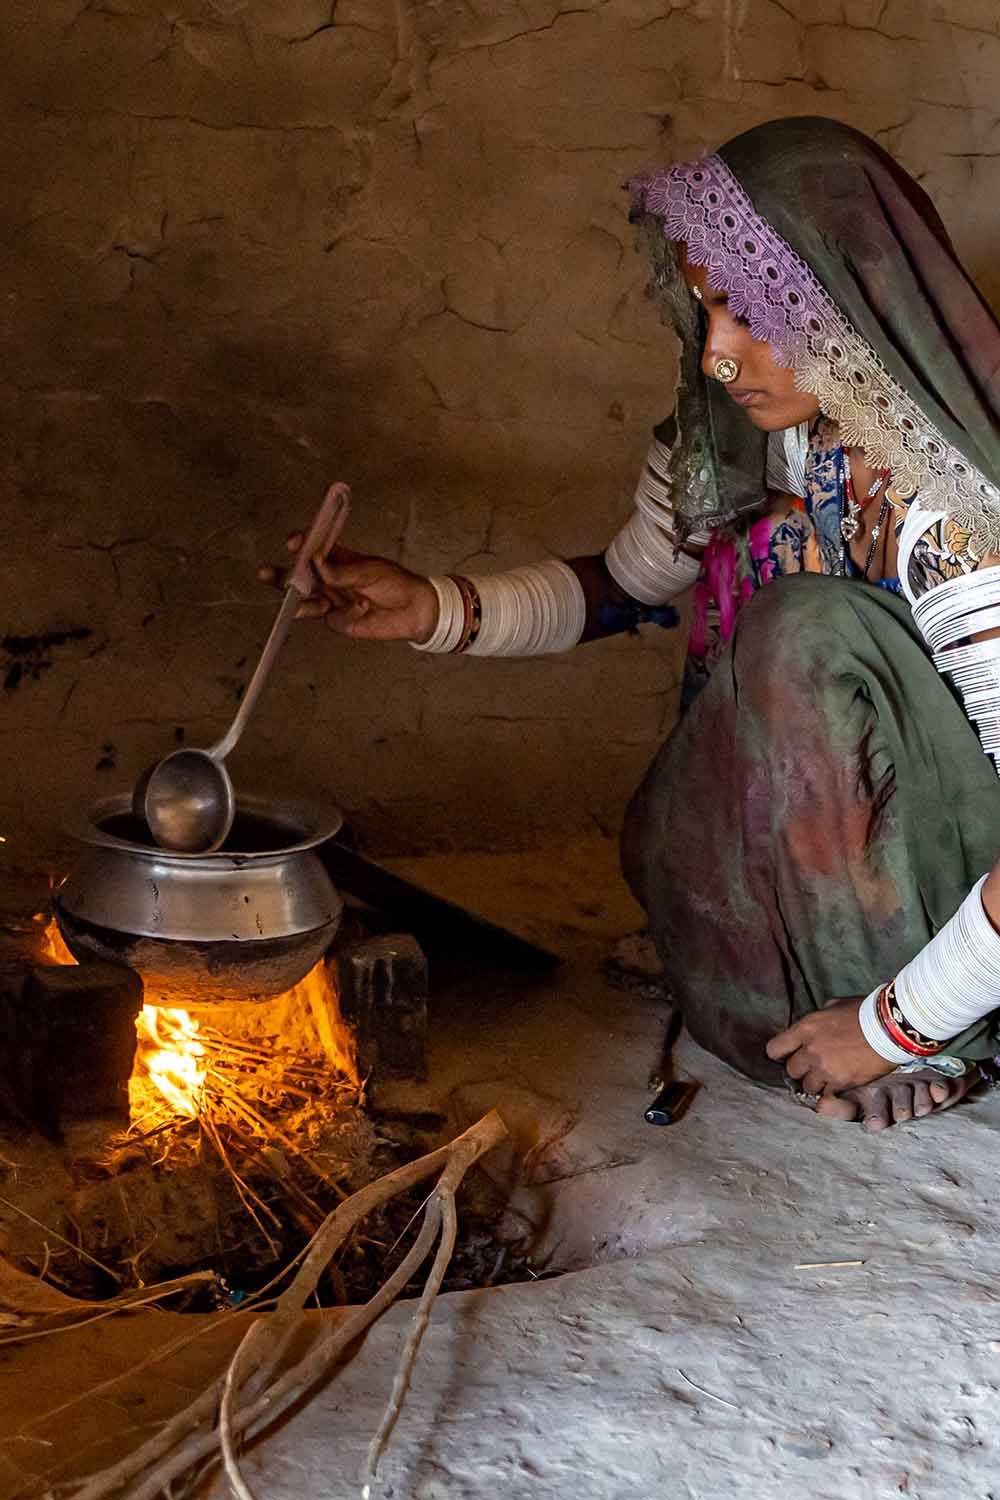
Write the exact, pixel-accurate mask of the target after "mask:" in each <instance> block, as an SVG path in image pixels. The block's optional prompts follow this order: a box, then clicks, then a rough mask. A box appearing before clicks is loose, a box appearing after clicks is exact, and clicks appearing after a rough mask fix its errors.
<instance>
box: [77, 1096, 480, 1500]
mask: <svg viewBox="0 0 1000 1500" xmlns="http://www.w3.org/2000/svg"><path fill="white" fill-rule="evenodd" d="M506 1135H507V1127H506V1125H505V1124H504V1122H503V1120H502V1119H501V1118H500V1116H499V1115H498V1114H497V1112H496V1110H491V1111H490V1113H489V1114H487V1115H484V1116H483V1118H482V1119H481V1120H478V1121H477V1122H476V1124H475V1125H473V1126H471V1128H470V1129H469V1130H467V1131H466V1132H465V1133H464V1135H460V1136H459V1137H458V1138H457V1139H456V1140H454V1141H452V1142H451V1143H450V1144H449V1145H447V1146H442V1147H440V1148H439V1149H438V1150H437V1151H432V1152H430V1153H429V1154H428V1155H426V1156H421V1157H419V1158H418V1159H417V1160H416V1161H413V1162H408V1163H407V1164H406V1165H405V1166H402V1167H397V1168H396V1170H395V1171H393V1172H389V1173H387V1174H386V1176H384V1177H380V1178H378V1179H377V1180H376V1181H375V1182H372V1183H369V1184H368V1186H367V1187H365V1188H362V1189H361V1190H360V1192H357V1193H354V1194H353V1195H352V1196H351V1197H350V1198H348V1199H347V1200H346V1201H345V1202H344V1203H341V1204H340V1205H339V1206H338V1207H337V1208H336V1209H334V1211H333V1213H331V1214H330V1215H329V1216H328V1217H327V1219H326V1220H325V1221H324V1223H323V1224H322V1225H321V1226H320V1228H319V1229H318V1230H317V1232H316V1234H315V1236H314V1238H313V1240H312V1243H311V1245H310V1246H309V1249H308V1251H307V1252H306V1254H305V1256H304V1258H303V1260H302V1264H301V1265H300V1267H299V1269H298V1271H297V1272H296V1274H295V1276H294V1278H293V1280H292V1281H291V1283H290V1284H289V1286H288V1287H287V1288H286V1290H285V1291H284V1292H283V1293H282V1295H281V1296H280V1297H279V1299H278V1302H277V1306H276V1308H275V1311H274V1312H273V1313H272V1314H270V1315H269V1316H268V1317H267V1318H261V1319H258V1320H257V1321H256V1322H255V1323H253V1324H252V1325H251V1327H250V1328H249V1330H248V1331H247V1333H246V1335H245V1336H244V1338H243V1340H242V1342H241V1343H240V1345H239V1347H238V1348H237V1350H236V1353H235V1354H234V1356H233V1358H232V1360H231V1361H230V1364H229V1367H228V1369H227V1371H226V1373H225V1374H224V1375H223V1376H222V1377H221V1378H220V1379H219V1380H217V1381H216V1382H215V1383H214V1384H213V1385H212V1386H211V1387H210V1388H209V1389H208V1390H207V1391H205V1392H204V1393H203V1394H202V1395H201V1396H199V1397H197V1398H196V1399H195V1400H194V1401H192V1402H191V1404H190V1405H189V1406H187V1407H185V1408H184V1410H183V1411H180V1412H178V1414H177V1415H176V1416H175V1417H173V1418H172V1419H171V1420H170V1421H169V1422H167V1423H165V1424H164V1426H163V1427H162V1428H161V1429H160V1431H159V1432H158V1433H157V1434H156V1435H155V1436H154V1437H152V1438H150V1439H149V1441H148V1442H146V1443H144V1444H143V1445H142V1446H141V1447H140V1448H138V1449H136V1451H135V1452H134V1453H131V1454H129V1455H128V1456H127V1457H126V1458H124V1459H121V1460H120V1461H119V1462H118V1463H116V1464H112V1465H111V1466H110V1467H109V1468H107V1469H104V1470H102V1471H100V1472H99V1473H96V1474H92V1475H91V1476H90V1477H89V1478H88V1479H87V1480H86V1481H85V1482H84V1483H83V1484H82V1485H81V1486H80V1488H79V1489H77V1490H76V1491H75V1493H74V1496H73V1500H111V1497H113V1496H122V1497H124V1496H126V1495H127V1496H128V1500H158V1497H159V1496H161V1495H162V1494H164V1493H167V1494H169V1493H170V1489H171V1485H172V1484H173V1483H174V1481H175V1480H177V1479H179V1478H181V1477H182V1476H185V1475H190V1474H191V1473H192V1472H193V1471H195V1470H196V1469H199V1468H200V1467H201V1466H202V1465H203V1464H204V1463H205V1461H206V1460H212V1459H217V1458H220V1457H221V1458H222V1460H223V1463H224V1465H225V1468H226V1472H227V1475H228V1477H229V1480H230V1483H231V1484H232V1485H233V1488H234V1490H235V1492H236V1493H237V1495H239V1496H240V1500H253V1496H252V1494H251V1492H250V1490H249V1489H248V1488H247V1485H246V1482H245V1480H244V1479H243V1477H242V1475H240V1473H239V1467H238V1459H237V1444H238V1441H239V1439H240V1438H253V1437H257V1436H258V1435H259V1434H260V1433H261V1432H263V1431H265V1430H266V1429H267V1428H268V1427H270V1426H271V1424H272V1423H273V1422H274V1421H275V1420H276V1419H277V1418H278V1417H280V1416H281V1415H282V1414H283V1413H284V1412H286V1411H287V1410H288V1409H289V1407H291V1406H293V1405H294V1404H295V1403H296V1402H298V1401H300V1400H301V1399H302V1397H303V1396H305V1395H307V1394H308V1392H309V1391H311V1390H312V1389H313V1387H314V1386H315V1385H316V1383H317V1381H319V1380H320V1379H322V1378H323V1377H324V1376H325V1375H327V1374H328V1373H329V1372H330V1370H331V1369H332V1368H333V1367H334V1365H335V1364H336V1362H337V1361H338V1360H339V1359H340V1357H341V1356H342V1355H343V1353H344V1351H345V1350H346V1349H347V1348H349V1347H350V1345H351V1344H352V1343H353V1341H354V1340H355V1339H356V1338H357V1337H358V1336H359V1335H360V1334H361V1333H363V1332H364V1331H365V1329H366V1328H368V1327H369V1326H370V1325H371V1324H372V1323H373V1322H374V1321H375V1320H376V1318H378V1317H379V1316H380V1315H381V1314H382V1312H384V1311H385V1309H386V1308H387V1307H389V1306H390V1304H391V1303H392V1302H393V1301H395V1299H396V1297H397V1296H398V1295H399V1294H400V1292H402V1291H403V1289H404V1288H405V1287H406V1285H407V1283H408V1282H409V1281H410V1280H411V1279H412V1277H413V1275H414V1273H415V1271H416V1270H417V1269H418V1267H419V1266H420V1265H421V1264H422V1263H423V1262H424V1260H426V1258H427V1256H428V1255H429V1254H430V1252H431V1250H432V1248H433V1246H434V1242H435V1240H436V1239H437V1238H438V1235H439V1233H440V1234H441V1243H440V1245H439V1248H438V1253H437V1255H436V1256H435V1261H434V1267H433V1269H432V1272H431V1275H430V1278H429V1280H428V1285H427V1289H425V1292H424V1295H423V1297H422V1298H421V1301H420V1304H419V1307H418V1310H417V1316H416V1318H415V1321H414V1328H413V1331H412V1332H411V1335H410V1337H409V1339H408V1340H407V1343H406V1347H405V1348H404V1351H403V1356H402V1360H401V1365H400V1370H399V1373H398V1375H397V1377H396V1381H395V1383H394V1385H393V1390H392V1394H391V1396H390V1398H389V1404H388V1407H387V1410H386V1414H385V1416H384V1418H383V1420H382V1422H381V1423H380V1425H379V1429H378V1433H377V1434H376V1437H375V1439H374V1440H373V1442H372V1446H371V1448H370V1449H369V1456H368V1464H367V1468H366V1476H367V1483H368V1484H370V1481H371V1476H372V1475H373V1474H374V1469H375V1465H376V1464H377V1462H378V1459H379V1457H380V1456H381V1453H382V1450H383V1449H384V1446H385V1443H386V1442H387V1441H388V1438H389V1435H390V1433H391V1431H392V1428H393V1426H394V1425H395V1422H396V1419H397V1417H398V1415H399V1412H400V1410H401V1408H402V1402H403V1398H404V1396H405V1393H406V1388H407V1385H408V1383H409V1378H410V1374H411V1372H412V1368H413V1364H414V1361H415V1360H416V1356H417V1353H418V1351H419V1347H420V1340H421V1338H422V1336H423V1332H424V1329H425V1328H426V1326H427V1320H428V1318H429V1316H430V1308H431V1303H432V1301H433V1298H434V1296H435V1295H436V1293H437V1291H438V1289H439V1287H440V1284H441V1280H442V1279H443V1276H444V1272H445V1269H446V1267H447V1263H448V1260H449V1259H450V1256H451V1251H452V1248H453V1246H454V1236H455V1190H456V1188H457V1187H458V1185H459V1183H460V1182H461V1181H462V1178H463V1177H464V1176H465V1173H466V1172H467V1171H468V1170H469V1168H470V1167H471V1166H472V1165H473V1163H474V1162H475V1161H477V1160H478V1159H479V1157H480V1156H482V1155H484V1154H485V1153H486V1152H487V1151H489V1150H490V1149H491V1148H492V1147H493V1146H495V1145H496V1144H497V1143H498V1142H499V1141H501V1140H503V1139H504V1137H505V1136H506ZM439 1168H441V1169H442V1171H441V1176H440V1178H439V1180H438V1182H437V1184H436V1185H435V1187H434V1189H433V1190H432V1192H431V1194H430V1196H429V1197H428V1199H427V1203H426V1206H425V1212H424V1222H423V1225H422V1226H421V1229H420V1233H419V1234H418V1236H417V1238H416V1240H415V1242H414V1244H413V1246H412V1247H411V1249H410V1250H409V1252H408V1253H407V1255H406V1256H405V1258H404V1259H403V1261H402V1263H401V1264H400V1265H399V1266H398V1267H397V1269H396V1270H395V1271H394V1272H393V1273H392V1275H391V1276H390V1277H389V1278H388V1280H387V1281H386V1282H385V1283H384V1285H383V1286H382V1287H381V1288H380V1289H379V1291H378V1292H376V1294H375V1296H374V1297H372V1298H371V1300H370V1301H369V1302H366V1303H365V1304H364V1306H363V1307H356V1308H354V1309H352V1310H351V1311H349V1312H348V1313H347V1314H346V1316H344V1317H342V1318H340V1319H339V1320H337V1322H336V1323H334V1324H333V1325H332V1326H331V1327H330V1328H328V1329H323V1330H322V1331H321V1332H320V1334H319V1336H318V1337H317V1339H316V1340H315V1342H314V1343H313V1345H312V1347H311V1348H310V1349H309V1350H308V1352H307V1353H306V1354H305V1355H304V1356H303V1357H302V1359H300V1360H299V1361H298V1363H297V1364H295V1365H293V1366H292V1367H291V1369H289V1370H287V1371H286V1372H285V1373H284V1374H283V1375H280V1376H276V1371H277V1369H278V1367H279V1365H280V1363H281V1360H282V1359H283V1357H284V1355H285V1354H286V1353H287V1351H288V1348H289V1345H290V1343H291V1341H292V1339H293V1337H294V1336H295V1334H296V1333H297V1332H298V1330H299V1328H300V1326H301V1323H302V1320H303V1317H304V1309H305V1304H306V1300H307V1299H308V1297H310V1296H311V1295H312V1293H313V1292H314V1291H315V1289H316V1286H317V1285H318V1283H319V1280H320V1277H321V1276H322V1275H323V1273H324V1271H325V1269H326V1267H327V1265H328V1263H329V1261H330V1260H331V1258H332V1257H333V1255H334V1254H336V1252H337V1250H338V1249H339V1248H340V1246H341V1245H342V1244H343V1243H344V1240H345V1239H346V1238H347V1236H348V1235H349V1234H350V1232H351V1230H352V1229H353V1228H354V1227H355V1225H356V1224H358V1223H359V1222H360V1221H361V1219H363V1218H364V1217H365V1215H366V1214H368V1213H370V1212H371V1211H372V1210H373V1209H375V1208H378V1207H380V1206H381V1205H382V1204H383V1203H386V1202H388V1201H389V1199H390V1198H394V1197H396V1196H397V1195H398V1194H400V1193H404V1192H406V1191H407V1190H408V1189H409V1188H411V1187H413V1186H415V1184H416V1183H418V1182H422V1181H424V1180H425V1179H426V1178H427V1177H430V1176H432V1175H433V1174H434V1172H436V1171H437V1170H438V1169H439Z"/></svg>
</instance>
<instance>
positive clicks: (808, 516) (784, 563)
mask: <svg viewBox="0 0 1000 1500" xmlns="http://www.w3.org/2000/svg"><path fill="white" fill-rule="evenodd" d="M805 480H806V482H805V491H806V493H805V496H804V498H802V499H798V498H795V499H793V500H790V501H789V504H788V507H787V509H785V510H784V511H781V510H778V511H770V512H768V514H767V515H763V516H758V517H757V518H756V519H753V520H750V521H748V522H746V523H744V524H743V526H741V527H739V528H731V529H729V530H725V531H719V532H714V533H713V534H712V538H711V541H710V542H709V544H708V546H707V547H706V549H705V554H704V558H703V560H702V566H701V573H700V576H699V579H698V582H697V584H696V585H695V597H694V615H693V619H692V624H691V637H690V643H689V647H688V662H687V668H686V672H685V682H684V692H683V703H684V706H685V707H686V706H687V704H689V703H690V702H691V700H692V699H693V698H694V697H695V696H696V695H697V693H698V691H699V689H700V688H701V687H702V686H704V684H705V682H706V681H707V680H708V676H709V674H710V673H711V670H712V668H713V667H714V665H715V663H716V661H717V660H718V658H719V656H720V655H721V653H722V650H723V648H724V647H725V645H726V643H727V641H728V640H729V638H730V636H731V635H732V633H733V630H734V628H735V624H736V616H737V614H738V613H739V610H740V607H741V605H742V604H744V603H745V602H746V600H747V599H749V598H750V597H751V596H752V595H753V594H754V593H756V591H757V589H759V588H762V587H763V586H764V584H767V583H772V582H774V580H775V579H777V578H784V577H785V576H786V575H787V574H789V573H827V574H834V575H838V576H847V577H855V578H857V577H860V576H861V574H860V570H859V569H858V568H857V567H856V566H855V564H854V563H853V562H852V561H851V559H850V557H849V556H848V555H845V548H844V542H843V537H842V535H841V530H840V523H841V518H842V516H843V513H844V484H845V474H844V450H843V447H842V446H841V444H840V441H839V438H838V434H837V427H836V425H835V424H834V423H833V422H830V421H828V420H827V418H825V417H821V418H820V419H819V421H818V422H817V423H816V425H815V427H814V428H813V430H812V432H811V434H810V438H809V450H808V454H807V457H806V466H805ZM905 518H906V512H905V510H904V509H898V510H897V511H896V512H895V516H894V526H895V529H896V534H897V536H898V535H899V533H900V532H901V531H902V527H903V522H904V520H905ZM963 540H964V538H963V537H962V535H961V534H960V532H959V531H958V529H957V527H956V526H955V523H954V522H953V521H951V520H949V519H944V520H941V521H939V522H936V523H935V524H933V525H931V526H930V527H929V529H928V530H927V531H926V532H924V534H923V535H922V536H921V537H920V539H919V540H918V541H917V542H916V544H915V546H914V548H913V551H912V553H911V556H910V562H909V573H908V582H909V583H910V586H911V590H912V592H913V594H915V595H917V594H922V593H924V592H925V591H926V590H927V589H928V588H932V587H933V586H934V585H935V584H937V583H943V582H944V581H945V580H946V579H949V578H955V577H957V576H958V575H959V574H961V573H966V572H970V571H971V570H972V569H973V568H974V567H975V566H976V563H975V560H974V559H972V558H970V557H968V556H960V555H959V554H960V553H962V552H963V550H964V549H963V547H962V542H963ZM872 582H873V584H875V585H876V586H877V587H879V588H884V589H888V590H890V591H891V592H892V593H895V594H901V593H902V588H901V585H900V582H899V579H898V578H882V579H878V580H872Z"/></svg>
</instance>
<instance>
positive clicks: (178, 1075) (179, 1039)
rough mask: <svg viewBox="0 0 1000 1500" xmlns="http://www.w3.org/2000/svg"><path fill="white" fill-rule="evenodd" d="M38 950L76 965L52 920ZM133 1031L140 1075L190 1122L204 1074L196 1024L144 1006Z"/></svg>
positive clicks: (182, 1013)
mask: <svg viewBox="0 0 1000 1500" xmlns="http://www.w3.org/2000/svg"><path fill="white" fill-rule="evenodd" d="M41 948H42V956H43V958H47V959H50V960H51V962H52V963H57V964H75V963H76V959H75V958H74V957H73V955H72V953H71V952H70V951H69V949H68V948H67V946H66V944H65V942H64V941H63V936H62V933H61V932H60V931H59V928H58V926H57V925H56V921H55V918H54V917H53V918H52V919H51V920H50V921H49V923H48V924H47V926H46V928H45V932H44V934H43V936H42V944H41ZM135 1029H136V1036H137V1039H138V1043H139V1050H138V1053H137V1060H138V1062H139V1063H140V1064H141V1072H142V1073H144V1074H145V1075H146V1076H147V1077H148V1078H149V1080H150V1082H151V1083H153V1084H154V1085H155V1086H156V1088H157V1089H159V1091H160V1093H161V1094H162V1095H163V1097H164V1098H165V1099H166V1100H167V1102H168V1103H169V1104H171V1105H172V1106H173V1108H174V1110H175V1111H176V1112H177V1114H179V1115H190V1116H191V1117H192V1118H193V1117H194V1116H195V1115H196V1114H197V1113H198V1100H199V1097H200V1095H201V1090H202V1088H203V1087H204V1083H205V1074H206V1065H205V1061H204V1059H205V1044H204V1042H203V1041H202V1040H201V1039H200V1037H199V1035H198V1022H197V1021H196V1020H194V1018H193V1017H192V1016H190V1015H188V1013H187V1011H186V1010H180V1009H179V1008H177V1007H176V1006H158V1005H144V1006H143V1007H142V1012H141V1014H140V1015H139V1017H138V1019H137V1021H136V1023H135ZM133 1094H134V1090H133ZM134 1102H135V1101H134V1099H133V1104H134Z"/></svg>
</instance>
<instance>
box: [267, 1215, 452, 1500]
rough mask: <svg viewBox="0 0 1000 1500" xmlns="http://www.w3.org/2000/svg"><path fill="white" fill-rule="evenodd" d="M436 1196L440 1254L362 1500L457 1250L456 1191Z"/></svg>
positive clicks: (372, 1448)
mask: <svg viewBox="0 0 1000 1500" xmlns="http://www.w3.org/2000/svg"><path fill="white" fill-rule="evenodd" d="M434 1198H435V1199H437V1200H439V1211H440V1216H441V1226H442V1228H441V1243H440V1244H439V1245H438V1249H437V1254H436V1255H435V1257H434V1264H433V1265H432V1266H431V1269H430V1274H429V1275H428V1277H427V1281H426V1283H425V1285H424V1289H423V1291H422V1292H421V1294H420V1302H419V1303H418V1305H417V1311H416V1313H415V1314H414V1318H413V1322H412V1323H411V1325H410V1332H409V1334H408V1336H407V1340H406V1344H405V1345H404V1347H403V1353H402V1356H401V1358H400V1361H399V1368H398V1369H397V1371H396V1378H395V1380H394V1381H393V1383H392V1390H391V1392H390V1394H389V1401H388V1404H387V1406H386V1408H385V1414H384V1416H383V1417H382V1420H381V1422H380V1423H379V1425H378V1430H377V1431H376V1433H375V1436H374V1437H373V1438H372V1440H371V1443H370V1444H369V1447H368V1456H367V1459H366V1461H365V1472H364V1482H363V1484H362V1487H361V1500H370V1497H371V1492H372V1484H373V1482H374V1480H375V1474H376V1471H377V1469H378V1464H379V1459H380V1458H381V1457H382V1454H383V1453H384V1452H385V1447H386V1444H387V1443H388V1441H389V1439H390V1437H391V1436H392V1431H393V1428H394V1427H395V1425H396V1423H397V1422H398V1421H399V1414H400V1412H401V1411H402V1410H403V1400H404V1398H405V1396H406V1392H407V1391H408V1390H409V1386H410V1379H411V1377H412V1375H413V1368H414V1366H415V1364H416V1362H417V1355H418V1354H419V1353H420V1345H421V1342H422V1340H423V1337H424V1334H425V1333H426V1332H427V1324H428V1323H429V1322H430V1316H431V1308H432V1307H433V1305H434V1298H435V1297H436V1296H437V1294H438V1292H439V1291H440V1290H441V1283H442V1281H443V1280H444V1273H445V1271H447V1269H448V1264H449V1262H450V1260H451V1257H452V1255H453V1254H454V1250H455V1236H456V1235H457V1233H458V1217H457V1215H456V1213H455V1194H454V1193H453V1192H450V1191H445V1192H443V1193H442V1192H440V1190H439V1191H437V1192H435V1194H434ZM430 1207H431V1205H430V1204H429V1205H428V1211H429V1210H430ZM241 1500H242V1497H241ZM249 1500H253V1497H252V1496H250V1497H249Z"/></svg>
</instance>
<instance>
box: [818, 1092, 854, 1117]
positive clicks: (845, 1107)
mask: <svg viewBox="0 0 1000 1500" xmlns="http://www.w3.org/2000/svg"><path fill="white" fill-rule="evenodd" d="M816 1113H817V1114H818V1115H825V1116H826V1118H827V1119H828V1120H856V1119H857V1118H858V1115H859V1114H860V1113H861V1106H860V1105H859V1104H858V1101H857V1100H856V1099H854V1098H852V1097H851V1095H850V1094H849V1093H847V1094H824V1095H823V1096H822V1098H821V1099H820V1101H819V1103H818V1104H817V1106H816Z"/></svg>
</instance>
